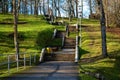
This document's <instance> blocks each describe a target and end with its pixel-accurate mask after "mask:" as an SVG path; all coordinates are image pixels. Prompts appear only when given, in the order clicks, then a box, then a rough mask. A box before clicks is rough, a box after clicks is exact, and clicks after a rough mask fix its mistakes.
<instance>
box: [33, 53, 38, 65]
mask: <svg viewBox="0 0 120 80" xmlns="http://www.w3.org/2000/svg"><path fill="white" fill-rule="evenodd" d="M36 55H37V54H36V53H35V55H34V63H36Z"/></svg>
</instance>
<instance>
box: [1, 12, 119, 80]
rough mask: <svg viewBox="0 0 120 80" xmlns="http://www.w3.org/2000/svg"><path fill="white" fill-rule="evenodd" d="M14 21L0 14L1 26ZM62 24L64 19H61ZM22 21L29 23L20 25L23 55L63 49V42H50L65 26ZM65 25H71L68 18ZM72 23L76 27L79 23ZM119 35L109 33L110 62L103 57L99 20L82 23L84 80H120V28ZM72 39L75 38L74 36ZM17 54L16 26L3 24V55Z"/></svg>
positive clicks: (40, 18)
mask: <svg viewBox="0 0 120 80" xmlns="http://www.w3.org/2000/svg"><path fill="white" fill-rule="evenodd" d="M5 20H7V21H9V20H12V15H2V14H0V22H2V21H5ZM59 20H61V18H60V19H59ZM19 21H23V22H26V23H24V24H18V32H19V47H20V53H23V52H25V53H32V52H36V53H40V51H41V49H42V48H43V47H45V46H48V45H53V46H54V45H61V44H60V42H61V40H57V41H52V42H51V41H50V40H51V37H52V35H53V31H54V29H55V28H58V29H60V30H61V29H62V30H63V29H64V27H63V26H55V25H51V24H49V23H48V22H47V21H46V20H45V19H44V17H43V16H38V17H36V16H32V15H30V16H28V15H26V16H24V15H20V16H19ZM64 21H66V22H68V23H69V21H68V19H67V18H64ZM76 21H77V20H76V19H73V20H72V22H71V23H72V24H75V23H76ZM114 30H115V31H112V30H111V29H107V50H108V55H109V57H108V58H103V57H102V56H101V54H102V50H101V32H100V25H99V21H98V20H93V19H83V20H82V44H81V45H82V46H81V48H80V61H79V68H80V79H81V80H97V79H95V78H94V77H93V76H91V75H90V74H86V72H90V73H93V74H96V73H99V74H101V75H103V76H104V77H105V78H106V79H107V80H119V79H120V64H119V62H120V54H119V53H120V45H119V44H120V36H119V33H120V32H119V28H118V29H116V28H114ZM70 37H75V34H74V33H71V34H70ZM8 53H15V50H14V43H13V24H0V54H8Z"/></svg>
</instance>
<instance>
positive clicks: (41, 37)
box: [35, 29, 53, 50]
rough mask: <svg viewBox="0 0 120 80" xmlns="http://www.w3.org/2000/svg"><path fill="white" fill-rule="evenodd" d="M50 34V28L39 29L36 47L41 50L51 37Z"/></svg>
mask: <svg viewBox="0 0 120 80" xmlns="http://www.w3.org/2000/svg"><path fill="white" fill-rule="evenodd" d="M52 34H53V31H52V30H50V29H46V30H43V31H40V32H39V33H38V36H37V39H36V45H35V46H36V47H37V49H39V50H41V49H42V48H44V47H46V46H47V45H48V44H49V43H50V41H51V39H52Z"/></svg>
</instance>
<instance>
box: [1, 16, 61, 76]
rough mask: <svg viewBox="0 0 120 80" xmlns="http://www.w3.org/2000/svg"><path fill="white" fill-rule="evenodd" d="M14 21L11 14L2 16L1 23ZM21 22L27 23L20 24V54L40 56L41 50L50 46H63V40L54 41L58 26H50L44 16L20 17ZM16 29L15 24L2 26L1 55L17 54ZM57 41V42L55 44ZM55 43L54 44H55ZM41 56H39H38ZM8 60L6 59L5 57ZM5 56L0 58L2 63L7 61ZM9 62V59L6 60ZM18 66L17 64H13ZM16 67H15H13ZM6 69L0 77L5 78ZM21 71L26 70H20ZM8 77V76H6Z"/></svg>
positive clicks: (13, 69) (12, 70)
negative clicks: (15, 46) (55, 30)
mask: <svg viewBox="0 0 120 80" xmlns="http://www.w3.org/2000/svg"><path fill="white" fill-rule="evenodd" d="M8 21H9V22H10V23H12V21H13V16H12V15H11V14H7V15H2V14H0V22H8ZM19 21H21V22H22V21H23V22H27V23H24V24H18V37H19V48H20V53H38V54H40V51H41V48H43V47H46V46H48V45H53V46H54V45H61V44H60V42H61V40H52V41H51V39H52V35H53V31H54V28H56V26H53V25H50V24H48V22H47V21H46V20H45V19H44V18H43V16H37V17H36V16H32V15H25V16H24V15H19ZM13 34H14V28H13V24H0V55H1V54H15V49H14V36H13ZM54 41H55V42H54ZM53 43H54V44H53ZM38 56H39V55H38ZM5 58H6V57H5ZM5 58H4V57H3V56H1V57H0V62H2V61H3V60H4V61H5ZM6 60H7V59H6ZM13 65H16V64H13ZM13 67H14V66H13ZM5 68H6V69H4V70H3V69H2V71H1V73H0V76H4V74H3V73H2V72H5V73H6V72H7V65H5ZM10 69H11V71H10V72H16V68H12V65H11V66H10ZM19 70H24V69H23V68H20V69H19ZM5 76H6V74H5Z"/></svg>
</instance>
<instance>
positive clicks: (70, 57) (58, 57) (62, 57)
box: [45, 53, 75, 61]
mask: <svg viewBox="0 0 120 80" xmlns="http://www.w3.org/2000/svg"><path fill="white" fill-rule="evenodd" d="M74 60H75V54H74V53H72V54H67V53H66V54H62V53H61V54H56V53H52V54H46V55H45V61H74Z"/></svg>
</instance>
